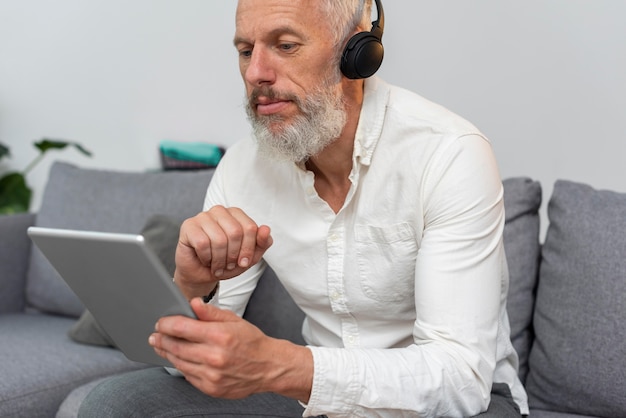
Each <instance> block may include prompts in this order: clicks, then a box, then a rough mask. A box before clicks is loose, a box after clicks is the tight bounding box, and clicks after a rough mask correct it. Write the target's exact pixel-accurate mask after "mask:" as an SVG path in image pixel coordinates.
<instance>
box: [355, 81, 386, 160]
mask: <svg viewBox="0 0 626 418" xmlns="http://www.w3.org/2000/svg"><path fill="white" fill-rule="evenodd" d="M363 93H364V94H363V106H362V107H361V115H360V116H359V123H358V125H357V129H356V135H355V138H354V154H353V159H354V162H355V164H356V163H360V164H363V165H370V163H371V161H372V154H373V153H374V149H375V148H376V144H378V140H379V139H380V136H381V134H382V130H383V121H384V119H385V112H386V110H387V103H388V101H389V94H390V88H389V85H388V84H387V83H385V82H384V81H383V80H382V79H380V78H378V77H371V78H368V79H366V80H365V86H364V89H363Z"/></svg>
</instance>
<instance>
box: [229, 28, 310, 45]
mask: <svg viewBox="0 0 626 418" xmlns="http://www.w3.org/2000/svg"><path fill="white" fill-rule="evenodd" d="M281 35H293V36H296V37H298V38H300V39H302V40H307V39H308V38H309V37H308V36H306V35H305V34H304V33H303V32H301V31H299V30H297V29H295V28H293V27H291V26H279V27H277V28H274V29H272V30H271V31H270V32H269V33H268V34H267V35H266V37H267V38H269V39H275V38H278V37H279V36H281ZM252 43H253V42H252V41H250V40H248V39H246V38H244V37H242V36H235V39H233V45H235V46H237V45H240V44H249V45H251V44H252Z"/></svg>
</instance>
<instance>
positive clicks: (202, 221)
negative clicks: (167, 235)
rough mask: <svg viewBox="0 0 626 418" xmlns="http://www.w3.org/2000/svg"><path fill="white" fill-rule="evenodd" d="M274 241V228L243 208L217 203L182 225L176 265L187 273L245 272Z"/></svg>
mask: <svg viewBox="0 0 626 418" xmlns="http://www.w3.org/2000/svg"><path fill="white" fill-rule="evenodd" d="M271 245H272V238H271V235H270V229H269V227H267V226H261V227H259V226H258V225H257V224H256V223H255V222H254V221H253V220H252V219H250V218H249V217H248V216H247V215H246V214H245V213H244V212H243V211H242V210H241V209H238V208H225V207H223V206H215V207H213V208H211V209H210V210H209V211H206V212H203V213H201V214H199V215H197V216H195V217H194V218H191V219H188V220H187V221H185V223H183V226H182V228H181V234H180V240H179V245H178V248H177V251H176V265H177V268H178V267H180V269H181V274H183V275H184V276H192V277H196V278H199V277H202V278H204V279H209V280H220V279H224V278H230V277H234V276H236V275H239V274H241V273H242V272H243V271H245V270H246V269H247V268H248V267H250V266H252V265H253V264H255V263H257V262H258V261H259V260H260V259H261V257H262V256H263V254H264V253H265V251H266V250H267V249H268V248H269V247H270V246H271Z"/></svg>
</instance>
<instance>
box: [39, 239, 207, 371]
mask: <svg viewBox="0 0 626 418" xmlns="http://www.w3.org/2000/svg"><path fill="white" fill-rule="evenodd" d="M28 235H29V236H30V238H31V239H32V241H33V242H34V243H35V244H36V245H37V247H38V248H39V249H40V250H41V252H42V253H43V254H44V255H45V257H46V258H47V259H48V261H50V263H51V264H52V265H53V266H54V268H55V269H56V270H57V272H58V273H59V274H60V275H61V277H62V278H63V280H65V282H66V283H67V284H68V285H69V287H70V288H71V289H72V290H73V291H74V293H76V295H77V296H78V298H79V299H80V300H81V301H82V302H83V304H84V305H85V307H86V308H87V309H88V310H89V311H90V312H91V314H92V315H93V316H94V318H95V319H96V320H97V321H98V323H99V324H100V325H101V326H102V328H103V329H104V330H105V331H106V332H107V333H108V334H109V336H110V337H111V339H112V340H113V341H114V342H115V344H116V345H117V347H119V349H120V350H121V351H122V352H123V353H124V355H125V356H126V357H128V358H129V359H130V360H134V361H138V362H142V363H147V364H153V365H160V366H172V365H171V364H170V363H169V362H168V361H167V360H165V359H164V358H162V357H160V356H159V355H157V354H156V353H155V352H154V349H153V348H152V347H151V346H150V344H148V337H149V336H150V334H152V333H153V332H154V325H155V324H156V322H157V320H158V319H159V318H161V317H163V316H168V315H186V316H188V317H191V318H195V314H194V313H193V310H192V309H191V306H190V305H189V302H188V301H187V299H186V298H185V297H184V296H183V295H182V293H181V292H180V291H179V289H178V287H177V286H176V285H175V284H174V283H173V281H172V278H171V276H170V275H169V274H168V273H167V271H166V269H165V267H164V266H163V265H162V264H161V262H160V260H159V259H158V257H157V256H156V255H155V254H154V252H153V251H151V250H150V248H149V247H148V246H147V245H146V242H145V240H144V238H143V236H141V235H132V234H117V233H104V232H89V231H74V230H67V229H53V228H41V227H30V228H28Z"/></svg>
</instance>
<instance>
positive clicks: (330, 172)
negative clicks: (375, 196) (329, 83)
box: [306, 80, 363, 213]
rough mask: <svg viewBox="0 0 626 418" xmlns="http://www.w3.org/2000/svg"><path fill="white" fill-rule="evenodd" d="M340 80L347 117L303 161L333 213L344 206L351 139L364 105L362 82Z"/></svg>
mask: <svg viewBox="0 0 626 418" xmlns="http://www.w3.org/2000/svg"><path fill="white" fill-rule="evenodd" d="M343 84H344V86H343V88H344V98H345V104H346V113H347V118H346V125H345V127H344V129H343V131H342V133H341V136H340V137H339V138H337V139H336V140H335V141H334V142H333V143H331V144H330V145H329V146H327V147H326V148H324V150H322V152H320V153H319V154H318V155H316V156H313V157H311V158H310V159H309V160H308V161H307V162H306V168H307V169H308V170H310V171H312V172H313V174H315V189H316V190H317V193H318V195H319V196H320V197H321V198H322V199H323V200H324V201H326V203H328V205H329V206H330V207H331V209H332V210H333V211H334V212H335V213H337V212H339V210H340V209H341V208H342V207H343V204H344V202H345V199H346V196H347V195H348V191H349V190H350V185H351V184H350V179H349V177H350V172H351V171H352V155H353V153H354V141H355V137H356V130H357V126H358V123H359V117H360V114H361V106H362V105H363V82H362V81H360V80H359V81H356V82H355V81H354V80H350V81H344V83H343Z"/></svg>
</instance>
